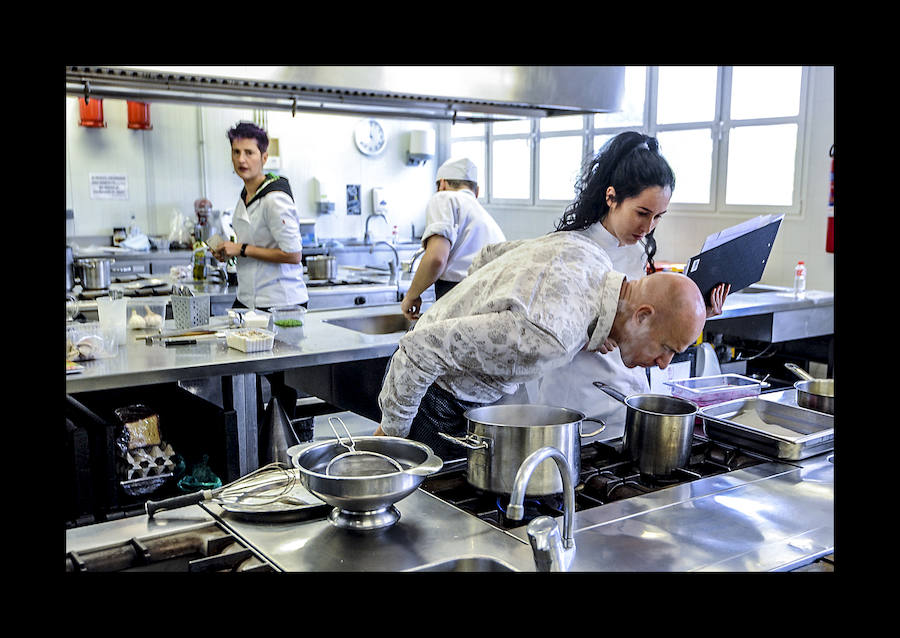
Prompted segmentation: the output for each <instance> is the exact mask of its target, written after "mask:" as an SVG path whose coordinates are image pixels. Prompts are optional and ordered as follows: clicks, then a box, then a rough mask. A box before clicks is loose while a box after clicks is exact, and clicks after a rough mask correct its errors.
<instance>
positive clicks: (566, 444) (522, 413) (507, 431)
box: [440, 404, 606, 496]
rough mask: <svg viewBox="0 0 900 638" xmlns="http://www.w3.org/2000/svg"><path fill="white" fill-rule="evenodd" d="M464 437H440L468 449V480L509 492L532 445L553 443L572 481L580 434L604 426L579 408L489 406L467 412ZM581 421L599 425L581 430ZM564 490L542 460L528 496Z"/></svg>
mask: <svg viewBox="0 0 900 638" xmlns="http://www.w3.org/2000/svg"><path fill="white" fill-rule="evenodd" d="M465 417H466V419H467V420H468V425H467V428H466V436H465V437H454V436H450V435H448V434H444V433H440V435H441V437H442V438H444V439H446V440H448V441H450V442H452V443H455V444H457V445H461V446H462V447H465V448H466V449H467V450H468V468H467V470H466V480H467V481H468V483H469V484H470V485H472V486H473V487H476V488H478V489H481V490H485V491H488V492H494V493H497V494H510V493H512V490H513V484H514V483H515V478H516V471H518V469H519V466H520V465H522V462H523V461H524V460H525V459H526V458H528V456H529V455H530V454H531V453H532V452H534V451H535V450H539V449H541V448H542V447H546V446H550V447H554V448H556V449H557V450H559V451H560V452H562V453H563V454H564V455H565V457H566V459H568V462H569V469H570V470H571V476H572V480H573V481H575V482H577V481H578V475H579V473H580V472H581V452H580V450H581V437H582V436H595V435H597V434H599V433H600V432H602V431H603V430H604V429H605V428H606V425H605V424H603V422H602V421H599V420H598V419H595V418H587V417H585V416H584V414H582V413H581V412H578V411H576V410H569V409H567V408H557V407H552V406H548V405H534V404H532V405H525V404H523V405H516V404H507V405H488V406H484V407H481V408H473V409H471V410H468V411H467V412H466V414H465ZM582 421H596V422H598V423H600V424H601V426H602V427H601V428H600V429H598V430H596V431H594V432H591V433H589V434H582V432H581V423H582ZM562 491H563V482H562V478H561V477H560V475H559V471H558V470H557V469H556V467H555V465H554V464H553V462H552V461H551V462H548V463H542V464H541V465H540V466H538V467H537V469H536V470H535V471H534V474H532V476H531V480H530V481H529V482H528V489H527V491H526V495H528V496H545V495H547V494H559V493H561V492H562Z"/></svg>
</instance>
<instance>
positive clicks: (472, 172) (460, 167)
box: [435, 157, 478, 184]
mask: <svg viewBox="0 0 900 638" xmlns="http://www.w3.org/2000/svg"><path fill="white" fill-rule="evenodd" d="M442 179H463V180H466V181H468V182H475V183H476V184H477V183H478V167H477V166H475V164H474V163H473V162H472V160H470V159H469V158H467V157H463V158H461V159H449V160H447V161H446V162H444V163H443V164H441V167H440V168H439V169H438V171H437V175H436V176H435V181H438V180H442Z"/></svg>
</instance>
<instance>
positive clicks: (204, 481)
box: [178, 454, 222, 493]
mask: <svg viewBox="0 0 900 638" xmlns="http://www.w3.org/2000/svg"><path fill="white" fill-rule="evenodd" d="M219 487H222V479H220V478H219V477H218V476H216V475H215V474H214V473H213V471H212V470H211V469H209V455H208V454H204V455H203V460H202V461H200V462H199V463H197V464H196V465H194V469H193V470H191V473H190V474H186V475H184V476H183V477H182V478H181V480H180V481H178V488H179V489H180V490H181V491H182V492H185V493H190V492H198V491H200V490H214V489H216V488H219Z"/></svg>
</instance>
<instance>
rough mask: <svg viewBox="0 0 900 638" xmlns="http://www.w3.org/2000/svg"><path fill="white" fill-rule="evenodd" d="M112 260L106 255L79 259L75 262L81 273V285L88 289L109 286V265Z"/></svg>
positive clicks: (99, 288) (100, 288)
mask: <svg viewBox="0 0 900 638" xmlns="http://www.w3.org/2000/svg"><path fill="white" fill-rule="evenodd" d="M114 261H115V259H109V258H106V257H94V258H91V259H79V260H78V261H77V262H76V263H77V265H78V269H79V271H80V273H81V285H82V286H83V287H84V288H86V289H88V290H102V289H105V288H109V282H110V276H109V272H110V266H111V265H112V264H113V262H114Z"/></svg>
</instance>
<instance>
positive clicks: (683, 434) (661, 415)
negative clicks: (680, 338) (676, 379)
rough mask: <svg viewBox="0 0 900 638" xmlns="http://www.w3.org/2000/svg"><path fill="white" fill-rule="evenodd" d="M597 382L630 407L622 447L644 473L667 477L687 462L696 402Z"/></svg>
mask: <svg viewBox="0 0 900 638" xmlns="http://www.w3.org/2000/svg"><path fill="white" fill-rule="evenodd" d="M594 385H595V386H597V387H598V388H600V389H601V390H603V391H604V392H605V393H606V394H608V395H609V396H611V397H612V398H614V399H616V400H617V401H620V402H622V403H624V404H625V406H626V407H627V408H628V412H627V413H626V415H625V435H624V436H623V437H622V449H623V451H624V452H625V453H626V454H627V455H628V456H629V457H630V458H631V460H633V461H637V464H638V471H640V473H641V474H645V475H648V476H652V477H658V478H664V477H667V476H669V475H670V474H672V473H673V472H674V471H675V470H676V469H678V468H680V467H684V466H685V465H687V463H688V460H689V459H690V456H691V443H692V442H693V440H694V418H695V417H696V416H697V411H698V410H699V407H698V406H697V404H696V403H694V402H693V401H688V400H687V399H681V398H679V397H673V396H668V395H665V394H632V395H631V396H628V397H626V396H625V395H624V394H622V393H621V392H619V391H618V390H615V389H613V388H611V387H610V386H608V385H606V384H605V383H601V382H600V381H594Z"/></svg>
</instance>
